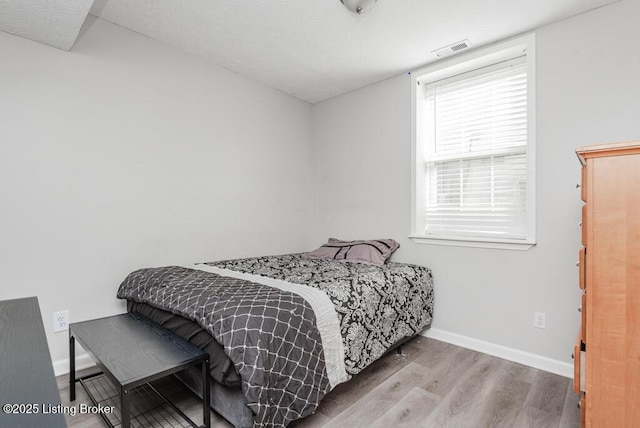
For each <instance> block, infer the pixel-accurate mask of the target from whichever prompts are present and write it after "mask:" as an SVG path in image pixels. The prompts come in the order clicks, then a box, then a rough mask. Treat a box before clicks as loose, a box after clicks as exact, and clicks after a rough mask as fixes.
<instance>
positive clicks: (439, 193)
mask: <svg viewBox="0 0 640 428" xmlns="http://www.w3.org/2000/svg"><path fill="white" fill-rule="evenodd" d="M423 88H424V89H423V90H424V91H425V93H424V94H423V95H424V98H423V100H424V103H425V104H424V108H423V109H421V112H422V113H421V116H422V117H420V118H418V120H421V121H424V122H423V124H424V125H425V126H424V127H423V129H425V130H426V132H425V135H424V136H423V137H424V141H423V144H422V145H421V149H422V151H423V153H422V155H423V157H422V158H423V159H424V160H425V162H424V171H422V173H423V174H420V175H421V176H422V177H423V179H424V187H422V186H420V187H421V188H423V189H424V197H425V198H426V199H425V201H424V204H420V206H422V207H424V212H423V213H417V215H419V216H420V215H423V216H424V218H423V219H422V220H421V221H420V224H422V225H424V230H423V235H424V236H430V235H435V236H451V237H460V236H462V237H477V238H498V239H508V240H524V239H526V238H527V190H528V189H527V176H528V175H527V129H528V122H527V111H528V104H527V63H526V58H525V57H520V58H515V59H511V60H509V61H504V62H501V63H499V64H494V65H491V66H488V67H483V68H481V69H478V70H474V71H470V72H466V73H463V74H460V75H457V76H454V77H450V78H447V79H443V80H439V81H437V82H432V83H428V84H426V85H423Z"/></svg>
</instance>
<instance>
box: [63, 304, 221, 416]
mask: <svg viewBox="0 0 640 428" xmlns="http://www.w3.org/2000/svg"><path fill="white" fill-rule="evenodd" d="M76 340H77V341H78V342H79V343H80V345H82V347H83V348H84V349H85V350H86V351H87V353H88V354H89V355H90V356H91V358H92V359H93V360H94V361H95V363H96V364H97V365H98V367H100V368H101V369H102V373H99V374H104V375H106V376H107V377H108V378H109V379H110V380H111V382H113V384H114V385H115V386H116V387H117V388H118V392H119V406H120V416H121V419H120V420H121V423H120V426H121V427H122V428H129V426H130V425H129V424H130V419H131V404H130V395H131V392H132V390H133V389H135V388H138V387H140V386H143V385H146V386H148V387H150V388H152V389H153V391H154V392H155V393H157V394H160V392H159V391H157V389H155V388H153V386H151V384H150V382H153V381H155V380H159V379H161V378H163V377H165V376H168V375H170V374H173V373H176V372H178V371H181V370H184V369H185V368H186V367H188V366H191V365H196V364H200V365H201V367H202V378H203V382H202V384H203V389H202V397H203V400H202V407H203V422H204V427H206V428H209V427H210V425H211V409H210V408H209V378H210V376H209V354H207V353H206V352H205V351H203V350H201V349H199V348H198V347H196V346H195V345H192V344H191V343H189V342H187V341H186V340H184V339H182V338H181V337H178V336H177V335H175V334H174V333H172V332H170V331H169V330H167V329H165V328H163V327H161V326H159V325H158V324H156V323H154V322H152V321H150V320H149V319H147V318H145V317H143V316H141V315H139V314H133V313H131V314H130V313H127V314H122V315H116V316H112V317H107V318H100V319H96V320H91V321H84V322H78V323H72V324H70V326H69V386H70V399H71V401H75V399H76V389H75V388H76V386H75V385H76V382H80V383H81V385H82V386H83V387H84V388H85V390H86V391H87V394H88V395H89V398H90V399H91V401H92V402H93V404H94V406H98V407H99V406H100V405H101V404H100V403H99V402H98V401H97V400H96V398H95V397H94V396H93V395H92V394H91V392H90V391H89V389H88V388H87V387H86V384H85V383H84V382H85V381H86V380H88V379H90V378H92V377H94V376H96V375H90V376H87V377H85V378H81V379H76V373H75V341H76ZM160 395H161V394H160ZM161 397H162V398H163V400H164V401H165V402H167V403H168V404H169V405H171V406H172V407H173V408H174V410H176V411H177V412H178V413H179V414H180V415H181V416H182V417H183V418H185V419H186V420H187V421H188V422H189V423H190V424H191V425H192V426H194V427H197V425H196V424H195V423H194V422H193V421H192V420H191V419H189V418H188V417H187V416H186V415H185V414H184V413H183V412H181V411H180V410H179V409H178V408H177V407H176V406H175V405H173V403H171V402H170V401H169V400H168V399H166V398H165V397H164V396H162V395H161ZM107 413H108V412H107ZM99 414H100V416H102V418H103V419H104V420H105V422H106V423H107V425H109V426H111V427H113V426H114V424H112V423H111V422H110V420H109V419H108V418H107V415H106V414H105V413H103V412H99Z"/></svg>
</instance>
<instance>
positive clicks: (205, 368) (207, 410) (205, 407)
mask: <svg viewBox="0 0 640 428" xmlns="http://www.w3.org/2000/svg"><path fill="white" fill-rule="evenodd" d="M210 377H211V375H210V374H209V358H207V359H206V360H204V361H203V362H202V380H203V382H202V412H203V413H202V419H203V421H204V426H205V428H210V427H211V407H210V397H209V393H210V391H211V388H210V386H209V378H210Z"/></svg>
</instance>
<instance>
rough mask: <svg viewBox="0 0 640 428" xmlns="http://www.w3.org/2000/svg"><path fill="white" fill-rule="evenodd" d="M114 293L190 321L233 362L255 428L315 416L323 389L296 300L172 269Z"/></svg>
mask: <svg viewBox="0 0 640 428" xmlns="http://www.w3.org/2000/svg"><path fill="white" fill-rule="evenodd" d="M117 296H118V297H119V298H123V299H131V300H134V301H136V302H140V303H147V304H149V305H152V306H155V307H159V308H164V309H166V310H169V311H171V312H173V313H176V314H179V315H182V316H184V317H187V318H189V319H192V320H194V321H196V322H197V323H198V324H200V325H201V326H202V327H203V328H204V329H205V330H207V331H208V332H209V333H210V334H211V335H212V336H213V337H214V338H215V339H216V340H217V341H218V342H219V343H220V344H222V345H223V346H224V348H225V351H226V352H227V354H228V356H229V358H230V359H231V361H233V363H234V365H235V367H236V370H237V371H238V374H239V375H240V378H241V379H242V390H243V393H244V396H245V398H246V400H247V403H248V406H249V407H250V408H251V410H252V412H253V413H254V414H255V415H256V416H255V419H254V426H255V427H263V426H264V427H281V426H282V427H283V426H286V425H287V424H288V423H289V422H291V421H293V420H295V419H299V418H302V417H304V416H307V415H309V414H311V413H313V412H314V411H315V409H316V408H317V406H318V403H319V402H320V400H321V399H322V397H323V396H324V395H325V394H326V393H327V392H328V391H329V389H330V385H329V381H328V377H327V373H326V370H325V364H324V354H323V350H322V343H321V338H320V334H319V332H318V330H317V328H316V327H315V316H314V313H313V310H312V309H311V306H310V305H309V304H308V303H307V302H306V301H305V300H304V299H303V298H302V297H300V296H298V295H297V294H294V293H290V292H285V291H282V290H279V289H277V288H273V287H269V286H266V285H261V284H257V283H253V282H249V281H245V280H241V279H235V278H229V277H222V276H220V275H217V274H214V273H210V272H204V271H200V270H192V269H188V268H184V267H179V266H169V267H162V268H149V269H141V270H137V271H135V272H132V273H131V274H129V275H128V276H127V278H126V279H125V281H124V282H123V283H122V284H121V285H120V288H119V290H118V294H117Z"/></svg>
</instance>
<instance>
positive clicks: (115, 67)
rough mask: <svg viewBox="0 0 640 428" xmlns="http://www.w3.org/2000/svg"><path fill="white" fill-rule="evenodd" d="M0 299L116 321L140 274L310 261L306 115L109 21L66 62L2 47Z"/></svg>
mask: <svg viewBox="0 0 640 428" xmlns="http://www.w3.org/2000/svg"><path fill="white" fill-rule="evenodd" d="M0 53H1V58H2V59H1V60H0V201H1V202H0V203H1V205H0V299H9V298H18V297H26V296H32V295H36V296H38V298H39V301H40V306H41V310H42V315H43V319H44V324H45V328H46V330H47V337H48V340H49V345H50V349H51V354H52V358H53V360H61V359H65V358H67V354H68V352H67V346H68V345H67V335H66V333H58V334H54V333H53V332H52V313H53V312H55V311H58V310H63V309H69V310H70V312H71V319H72V321H80V320H84V319H89V318H96V317H101V316H107V315H111V314H115V313H120V312H123V311H124V310H125V307H124V305H123V304H122V303H121V302H120V301H117V300H116V299H115V293H116V290H117V287H118V285H119V284H120V282H121V281H122V279H124V277H125V275H126V274H127V273H129V272H130V271H132V270H134V269H136V268H139V267H144V266H152V265H165V264H169V263H181V262H185V263H186V262H197V261H207V260H216V259H221V258H230V257H242V256H252V255H259V254H275V253H285V252H294V251H303V250H307V249H308V248H309V246H310V243H311V241H310V235H309V232H308V228H309V222H310V221H311V218H312V216H313V213H312V212H311V210H310V203H311V199H310V196H309V195H310V194H309V192H308V189H309V187H310V186H311V183H312V177H311V176H310V173H309V170H310V168H311V155H310V142H311V122H310V120H311V107H310V105H309V104H307V103H304V102H301V101H299V100H296V99H294V98H292V97H290V96H288V95H285V94H284V93H282V92H278V91H276V90H274V89H271V88H268V87H266V86H264V85H261V84H259V83H256V82H255V81H252V80H249V79H245V78H243V77H240V76H238V75H236V74H233V73H231V72H229V71H227V70H223V69H220V68H217V67H215V66H213V65H212V64H210V63H208V62H207V61H204V60H201V59H198V58H196V57H195V56H193V55H189V54H186V53H182V52H180V51H178V50H176V49H173V48H170V47H167V46H166V45H163V44H161V43H158V42H155V41H152V40H151V39H148V38H146V37H143V36H140V35H138V34H135V33H133V32H130V31H127V30H124V29H122V28H120V27H117V26H115V25H112V24H109V23H107V22H105V21H101V20H98V21H95V22H90V23H89V25H88V28H86V29H85V31H84V34H83V35H81V37H80V39H79V41H78V42H77V43H76V46H75V47H74V48H73V49H72V51H71V52H65V51H61V50H58V49H54V48H51V47H48V46H45V45H41V44H38V43H35V42H32V41H29V40H26V39H22V38H19V37H15V36H12V35H9V34H7V33H1V32H0Z"/></svg>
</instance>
